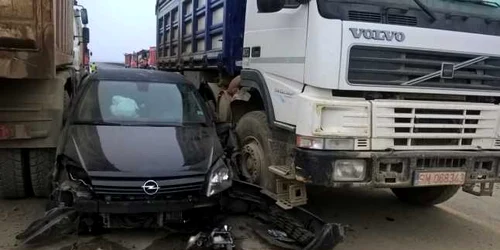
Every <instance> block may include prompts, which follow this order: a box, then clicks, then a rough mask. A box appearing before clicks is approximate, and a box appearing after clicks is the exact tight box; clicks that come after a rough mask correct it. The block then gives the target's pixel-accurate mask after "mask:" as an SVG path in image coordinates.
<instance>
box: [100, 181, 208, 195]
mask: <svg viewBox="0 0 500 250" xmlns="http://www.w3.org/2000/svg"><path fill="white" fill-rule="evenodd" d="M203 178H204V177H197V178H192V177H191V178H182V179H164V180H162V179H154V180H155V181H156V182H157V183H158V186H159V187H160V188H159V190H158V192H157V193H156V194H155V195H154V196H165V195H166V196H168V195H176V194H184V193H196V192H200V191H201V190H202V189H203V183H204V182H203V180H204V179H203ZM148 180H149V179H140V180H139V179H134V180H127V179H115V178H97V179H96V178H92V187H93V190H94V192H95V193H96V194H97V195H104V196H106V195H108V196H149V195H147V194H146V193H145V192H144V190H143V188H142V186H143V185H144V183H145V182H146V181H148Z"/></svg>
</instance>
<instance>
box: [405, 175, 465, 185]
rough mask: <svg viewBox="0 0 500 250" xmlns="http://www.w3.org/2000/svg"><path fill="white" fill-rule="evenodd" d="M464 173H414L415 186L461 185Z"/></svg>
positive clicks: (463, 180)
mask: <svg viewBox="0 0 500 250" xmlns="http://www.w3.org/2000/svg"><path fill="white" fill-rule="evenodd" d="M465 175H466V173H465V172H416V173H415V181H414V184H415V186H441V185H463V184H464V183H465Z"/></svg>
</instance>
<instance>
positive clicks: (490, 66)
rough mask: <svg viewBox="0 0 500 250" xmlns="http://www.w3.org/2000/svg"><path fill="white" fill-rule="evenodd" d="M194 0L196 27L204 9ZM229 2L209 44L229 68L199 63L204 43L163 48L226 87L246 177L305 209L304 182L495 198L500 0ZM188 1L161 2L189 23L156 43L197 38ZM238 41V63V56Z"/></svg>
mask: <svg viewBox="0 0 500 250" xmlns="http://www.w3.org/2000/svg"><path fill="white" fill-rule="evenodd" d="M159 2H165V0H163V1H162V0H160V1H159ZM166 2H169V1H166ZM193 2H194V3H195V5H194V7H192V6H191V7H190V8H194V11H193V13H196V15H192V16H191V18H195V19H194V20H195V21H194V22H193V23H196V21H197V19H198V21H199V17H202V16H203V14H202V13H204V12H203V9H204V8H203V7H202V6H199V5H197V4H199V3H197V1H193ZM223 2H224V8H225V10H226V11H223V12H216V11H214V10H215V9H216V8H215V6H217V7H220V6H221V5H222V4H218V5H217V4H214V5H215V6H214V5H211V4H212V3H207V6H208V5H211V6H208V7H207V8H208V9H210V10H212V11H211V12H207V13H209V14H206V15H208V16H209V18H207V19H206V21H207V22H209V23H208V24H207V25H206V27H208V29H209V30H208V34H209V35H210V34H214V35H213V36H211V37H210V39H211V40H210V41H207V40H209V39H206V38H205V41H206V42H205V44H204V45H205V46H206V45H211V46H212V47H204V49H205V52H203V51H202V52H203V53H205V55H206V58H210V57H209V56H210V55H213V53H214V51H216V52H217V53H219V56H218V57H215V58H216V60H218V63H217V64H216V65H218V67H217V69H218V72H219V74H218V77H215V78H213V77H212V78H211V75H210V74H209V73H208V72H209V70H210V69H209V67H210V66H211V65H212V64H210V61H208V63H207V64H208V66H206V67H204V66H203V61H202V63H201V66H200V65H199V64H196V58H198V57H200V56H199V54H200V53H202V52H200V51H199V50H197V49H198V48H196V47H194V48H193V50H191V49H189V50H185V49H184V50H182V49H178V50H177V51H168V52H169V53H170V52H176V53H170V54H169V55H172V54H173V55H175V56H177V57H178V58H179V59H178V60H175V59H174V60H172V59H171V58H172V57H166V56H165V55H164V56H163V57H164V58H163V59H164V60H162V58H160V60H159V64H160V68H163V70H181V71H182V72H183V73H184V74H185V75H186V76H192V77H191V79H192V81H194V82H199V83H201V86H203V84H204V83H206V85H208V86H210V88H211V89H216V88H215V87H213V86H214V84H211V83H213V82H217V81H218V87H220V86H222V88H223V89H225V90H223V91H221V92H217V91H215V92H217V94H215V95H214V96H215V97H214V98H213V100H214V101H215V102H217V104H216V106H217V108H216V112H218V113H221V112H225V113H227V114H228V115H223V116H221V117H225V118H227V119H228V121H231V122H233V123H234V124H235V125H236V132H237V133H238V135H239V140H240V143H241V147H242V159H241V162H242V168H241V174H242V176H244V177H245V178H246V179H248V180H250V181H252V182H254V183H257V184H260V185H261V186H263V187H265V188H266V190H268V194H269V195H270V196H272V197H273V198H275V199H276V200H277V201H278V204H280V205H282V206H283V207H293V206H297V205H302V204H305V203H306V202H307V196H306V192H305V190H306V189H305V185H306V184H312V185H320V186H326V187H332V188H336V187H377V188H391V189H392V190H393V192H394V194H395V195H396V196H397V197H398V198H400V199H401V200H403V201H406V202H409V203H413V204H419V205H433V204H437V203H441V202H443V201H445V200H447V199H449V198H451V197H452V196H453V195H454V194H455V193H456V192H457V191H458V190H459V188H462V189H463V190H464V191H466V192H469V193H472V194H475V195H491V194H492V192H493V185H494V183H495V182H499V181H500V172H499V165H498V164H499V161H500V151H499V150H500V130H499V129H500V127H499V125H500V124H499V123H500V106H498V103H499V102H500V98H499V97H500V92H499V90H500V89H499V86H500V85H499V84H500V50H499V49H498V46H497V45H498V44H500V18H499V16H500V15H499V14H500V5H499V4H498V1H472V0H471V1H445V0H436V1H426V0H404V1H400V0H398V1H396V0H367V1H355V0H310V1H308V0H304V1H303V0H300V1H299V0H269V1H267V0H248V1H241V2H239V3H230V1H223ZM167 5H168V3H166V5H165V3H163V5H162V4H161V3H160V4H159V5H158V6H159V8H158V10H164V9H168V8H167V7H164V8H162V6H167ZM185 6H189V5H188V4H184V5H181V6H179V9H180V11H178V12H179V13H180V14H178V13H177V12H169V14H170V16H167V15H162V14H164V12H161V11H158V10H157V14H158V20H160V21H161V20H162V19H161V18H163V20H165V18H167V17H171V16H172V14H178V15H179V17H178V18H175V19H171V20H180V21H179V23H180V27H181V28H180V30H181V31H178V30H179V29H177V30H176V29H175V27H176V26H175V22H173V23H172V24H171V25H165V26H161V28H162V29H160V28H159V36H158V38H159V40H160V43H159V45H158V47H159V48H161V47H162V48H166V46H167V45H169V43H162V41H168V42H170V44H171V45H174V46H175V42H176V41H175V36H170V34H167V33H168V32H169V31H170V32H181V33H180V36H179V37H181V38H183V40H185V41H186V43H187V42H189V44H193V42H192V40H189V39H188V38H189V36H187V33H182V32H183V30H185V29H188V30H191V29H192V27H191V26H188V25H189V20H192V19H189V18H190V16H189V13H188V12H186V11H185V10H186V9H185ZM238 11H244V13H245V14H244V15H236V14H235V13H237V12H238ZM221 20H222V23H224V25H225V26H224V28H223V29H224V32H223V33H222V35H221V36H219V37H216V36H215V34H218V33H216V32H215V31H216V30H217V28H218V27H219V26H218V25H217V24H218V23H219V22H221ZM183 24H185V26H183ZM238 25H241V28H240V27H239V26H238ZM226 26H228V27H229V28H227V27H226ZM159 27H160V26H159ZM170 27H173V29H169V28H170ZM198 28H199V27H198ZM231 29H233V30H231ZM234 30H239V31H240V32H241V38H242V40H241V42H242V45H241V46H240V47H238V41H239V40H238V38H237V37H238V33H237V32H235V31H234ZM162 32H163V33H162ZM196 32H197V30H196V29H195V30H194V31H193V34H195V36H194V37H195V42H196V38H198V37H199V36H201V34H202V32H200V31H198V33H196ZM165 34H167V37H166V38H165ZM197 34H200V35H197ZM228 34H233V36H230V35H228ZM234 34H236V35H234ZM169 36H170V37H169ZM162 39H163V40H162ZM168 39H170V40H168ZM235 41H236V42H235ZM184 45H186V44H185V43H182V42H181V45H180V48H184V47H183V46H184ZM198 45H200V43H198ZM213 45H219V46H218V47H219V48H221V49H220V50H218V49H217V47H214V46H213ZM186 46H188V47H189V45H186ZM228 46H230V47H229V48H228ZM169 48H173V46H170V47H169ZM175 48H179V46H175ZM239 49H241V59H239V58H237V57H231V55H232V54H231V52H235V51H238V50H239ZM191 51H193V52H191ZM206 51H208V52H206ZM218 51H220V52H218ZM190 56H191V57H192V58H193V59H192V60H190V58H189V57H190ZM212 58H213V57H212ZM192 61H194V63H193V62H192ZM192 65H194V66H192ZM238 66H241V70H238V69H236V70H234V67H238ZM200 72H201V74H198V73H200ZM231 72H233V74H231ZM225 75H229V76H232V77H235V78H234V79H233V80H232V81H231V83H234V84H233V85H232V84H227V83H228V82H229V81H227V82H225V81H224V76H225ZM234 86H237V87H236V88H237V89H238V91H234V90H233V89H231V88H232V87H234ZM221 96H222V97H224V96H227V97H228V98H221ZM227 100H229V101H227Z"/></svg>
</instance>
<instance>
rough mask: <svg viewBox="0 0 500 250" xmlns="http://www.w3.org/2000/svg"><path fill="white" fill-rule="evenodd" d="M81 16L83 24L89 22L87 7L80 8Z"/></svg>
mask: <svg viewBox="0 0 500 250" xmlns="http://www.w3.org/2000/svg"><path fill="white" fill-rule="evenodd" d="M80 17H81V18H82V23H83V25H87V24H89V16H88V14H87V9H85V8H83V9H81V10H80Z"/></svg>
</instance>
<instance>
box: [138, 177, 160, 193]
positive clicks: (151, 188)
mask: <svg viewBox="0 0 500 250" xmlns="http://www.w3.org/2000/svg"><path fill="white" fill-rule="evenodd" d="M142 190H144V193H146V194H147V195H155V194H156V193H158V190H160V186H158V183H156V181H153V180H149V181H146V182H145V183H144V185H142Z"/></svg>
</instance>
